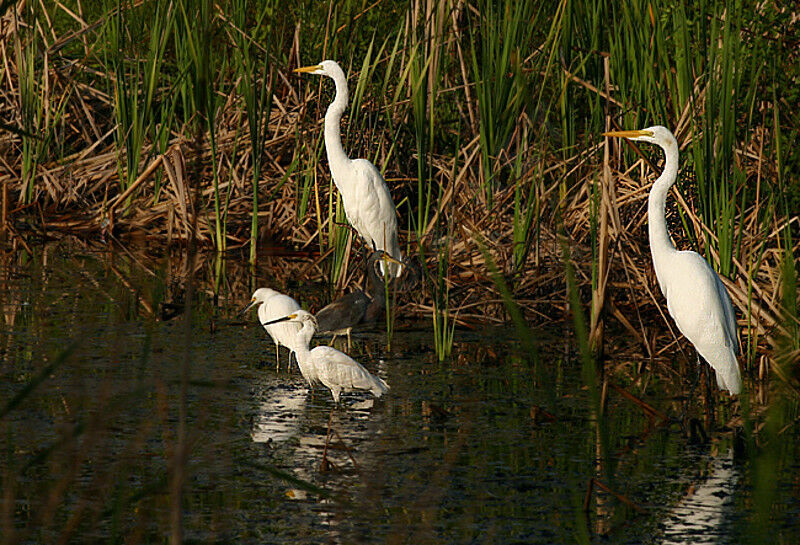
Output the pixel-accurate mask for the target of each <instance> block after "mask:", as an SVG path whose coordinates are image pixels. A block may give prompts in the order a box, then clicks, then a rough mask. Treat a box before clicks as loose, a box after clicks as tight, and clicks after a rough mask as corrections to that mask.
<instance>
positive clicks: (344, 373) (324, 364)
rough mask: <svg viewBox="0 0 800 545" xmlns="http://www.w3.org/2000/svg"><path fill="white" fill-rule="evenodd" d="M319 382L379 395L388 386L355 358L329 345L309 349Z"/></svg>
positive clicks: (329, 385)
mask: <svg viewBox="0 0 800 545" xmlns="http://www.w3.org/2000/svg"><path fill="white" fill-rule="evenodd" d="M311 356H312V358H313V361H314V366H315V370H316V374H317V378H319V380H320V382H322V383H323V384H324V385H325V386H327V387H328V388H331V389H333V388H339V389H342V390H345V391H347V390H369V391H371V392H372V393H373V395H375V397H380V396H381V394H383V393H385V392H386V391H387V390H388V389H389V387H388V386H387V385H386V383H385V382H384V381H382V380H381V379H379V378H377V377H375V376H373V375H372V374H371V373H370V372H369V371H367V370H366V369H365V368H364V366H362V365H361V364H360V363H358V362H357V361H356V360H354V359H353V358H351V357H350V356H348V355H347V354H345V353H344V352H340V351H338V350H336V349H335V348H332V347H330V346H318V347H316V348H315V349H313V350H312V351H311Z"/></svg>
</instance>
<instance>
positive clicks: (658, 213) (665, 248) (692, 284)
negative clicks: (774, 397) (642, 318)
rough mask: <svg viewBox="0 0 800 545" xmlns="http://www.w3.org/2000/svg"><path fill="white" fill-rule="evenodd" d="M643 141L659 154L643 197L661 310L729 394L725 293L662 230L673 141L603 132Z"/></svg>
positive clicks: (667, 135)
mask: <svg viewBox="0 0 800 545" xmlns="http://www.w3.org/2000/svg"><path fill="white" fill-rule="evenodd" d="M603 135H604V136H615V137H620V138H628V139H629V140H637V141H641V142H649V143H651V144H656V145H657V146H660V147H661V149H663V150H664V155H665V162H664V172H662V173H661V176H659V177H658V179H657V180H656V181H655V182H654V183H653V187H652V189H650V194H649V196H648V199H647V219H648V237H649V240H650V253H651V254H652V256H653V267H654V268H655V271H656V278H657V279H658V285H659V287H660V288H661V293H662V294H664V297H665V298H666V299H667V310H668V311H669V314H670V316H672V318H673V320H675V323H676V324H677V326H678V329H679V330H680V332H681V333H683V335H684V336H685V337H686V338H687V339H689V341H690V342H691V343H692V344H693V345H694V347H695V348H696V349H697V352H698V360H699V356H702V357H703V358H704V359H705V360H706V361H707V362H708V363H709V364H710V365H711V367H713V368H714V371H715V372H716V377H717V385H718V386H719V388H720V389H726V390H728V391H729V392H730V393H731V394H738V393H739V392H740V391H741V389H742V377H741V374H740V372H739V364H738V362H737V360H736V356H737V355H738V354H739V341H738V338H737V336H736V318H735V317H734V314H733V306H732V305H731V299H730V296H729V295H728V291H727V290H726V289H725V286H724V285H723V283H722V281H721V280H720V278H719V276H718V275H717V273H716V272H714V269H712V268H711V266H710V265H709V264H708V263H707V262H706V260H705V259H703V258H702V257H700V255H698V254H697V253H696V252H692V251H688V250H684V251H678V250H676V249H675V246H674V245H673V244H672V240H671V239H670V237H669V232H668V231H667V220H666V215H665V211H664V210H665V205H666V201H667V192H668V191H669V188H670V187H672V185H673V184H674V183H675V180H676V179H677V177H678V142H677V141H676V140H675V137H674V136H673V135H672V133H671V132H670V131H669V129H667V128H666V127H662V126H654V127H648V128H646V129H643V130H635V131H614V132H607V133H604V134H603Z"/></svg>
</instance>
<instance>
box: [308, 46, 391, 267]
mask: <svg viewBox="0 0 800 545" xmlns="http://www.w3.org/2000/svg"><path fill="white" fill-rule="evenodd" d="M295 72H305V73H309V74H319V75H323V76H328V77H329V78H331V79H333V81H334V83H335V84H336V96H335V97H334V99H333V102H331V104H330V106H328V111H327V112H326V113H325V152H326V154H327V155H328V166H329V167H330V169H331V177H332V178H333V182H334V183H335V184H336V187H337V188H338V189H339V193H341V194H342V201H343V202H344V212H345V215H346V216H347V219H348V221H349V222H350V224H351V225H352V226H353V227H354V228H355V230H356V231H357V232H358V234H359V235H361V238H363V239H364V241H365V242H366V244H367V246H368V247H369V248H371V249H373V250H383V251H385V252H386V253H388V254H389V255H391V256H392V257H393V258H395V259H396V260H398V261H401V260H402V259H403V257H402V255H401V254H400V244H399V242H398V239H397V216H396V215H395V206H394V201H392V195H391V193H389V187H388V186H387V185H386V181H385V180H384V179H383V176H381V173H380V172H379V171H378V169H377V168H375V165H373V164H372V163H370V162H369V161H368V160H366V159H350V158H349V157H348V156H347V154H346V153H345V151H344V148H343V147H342V136H341V131H340V127H339V123H340V121H341V119H342V114H343V113H344V110H345V108H347V78H346V77H345V75H344V72H343V71H342V69H341V67H340V66H339V64H338V63H337V62H336V61H322V62H321V63H319V64H316V65H314V66H305V67H303V68H298V69H296V70H295ZM386 267H388V268H389V272H390V274H392V275H394V276H399V275H400V270H401V269H400V267H399V266H397V265H388V264H387V265H386ZM393 269H394V270H393ZM385 270H386V269H385V268H384V264H383V263H381V271H385Z"/></svg>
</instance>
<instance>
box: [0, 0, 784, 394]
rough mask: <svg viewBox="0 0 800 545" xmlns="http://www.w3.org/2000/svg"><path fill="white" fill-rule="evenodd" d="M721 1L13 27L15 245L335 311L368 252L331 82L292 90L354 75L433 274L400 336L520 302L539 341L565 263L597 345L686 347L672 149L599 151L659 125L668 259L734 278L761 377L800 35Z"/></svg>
mask: <svg viewBox="0 0 800 545" xmlns="http://www.w3.org/2000/svg"><path fill="white" fill-rule="evenodd" d="M727 4H728V3H724V2H705V3H702V4H693V3H685V2H680V1H676V2H670V3H667V5H662V6H660V11H655V8H654V6H653V5H652V4H651V3H648V2H646V1H643V0H631V1H629V2H625V3H623V4H621V5H616V4H614V5H607V3H605V2H602V1H600V0H584V1H581V2H567V1H555V0H553V1H547V2H540V3H538V4H536V5H533V4H531V5H527V4H526V3H521V4H520V3H515V2H500V3H496V2H485V1H483V0H474V1H462V0H428V1H423V0H414V1H412V2H411V3H409V4H405V3H397V2H384V3H381V2H377V3H362V2H355V1H344V2H337V3H331V4H330V5H328V6H327V8H326V9H323V8H322V7H321V6H317V5H313V6H312V5H309V6H305V5H303V6H301V5H298V6H293V7H291V8H289V9H286V8H285V7H283V6H282V5H280V4H279V3H278V2H275V1H272V0H265V1H262V2H248V1H246V0H239V1H236V2H227V3H220V2H212V1H210V0H173V1H171V2H167V3H163V2H147V1H118V2H105V3H103V4H100V5H96V6H92V7H91V8H90V7H89V6H86V5H83V4H82V3H80V2H61V3H55V4H52V5H51V4H49V3H46V2H36V1H25V2H17V3H13V4H10V3H6V4H3V7H4V9H5V13H3V14H1V15H2V18H1V19H0V66H2V69H1V70H0V93H2V95H3V100H2V101H0V123H2V125H1V126H0V127H2V133H0V158H1V159H2V164H0V181H1V182H2V184H3V185H2V187H3V193H2V199H3V200H2V226H1V227H2V229H3V231H4V233H5V234H6V237H7V241H8V245H9V248H10V249H11V250H12V251H27V250H29V249H30V246H31V245H32V244H36V243H37V242H40V241H42V240H46V239H50V238H58V237H63V236H67V235H78V236H80V237H82V238H84V239H85V240H90V241H96V243H97V244H103V243H107V242H108V241H109V240H110V238H114V239H118V240H121V241H123V243H124V244H136V243H137V241H141V240H145V241H146V242H147V244H151V245H152V244H159V245H164V246H176V247H179V248H180V247H183V246H185V245H186V244H187V243H188V242H189V240H190V238H192V237H195V239H196V242H197V243H198V244H199V245H200V247H201V248H205V249H207V250H209V251H214V252H217V253H220V254H224V255H227V256H228V257H231V258H234V259H235V258H238V257H240V256H241V257H242V258H245V257H246V259H248V261H249V262H250V263H251V264H252V265H254V266H263V264H264V263H265V262H266V261H265V260H266V257H265V256H267V255H269V254H274V253H278V254H300V255H307V256H312V257H315V261H314V263H315V265H314V266H310V267H307V268H306V269H305V270H304V271H303V273H304V274H306V275H307V276H308V280H309V281H326V282H328V283H329V285H330V286H331V291H337V290H341V289H342V288H344V286H345V285H346V284H347V283H348V282H350V281H351V280H352V279H353V278H354V275H356V274H357V271H354V270H353V269H354V264H353V263H354V260H353V258H352V257H351V255H352V254H353V252H354V250H358V249H359V248H360V241H358V240H355V237H354V236H353V234H352V233H351V232H350V231H349V230H347V229H346V228H344V227H342V226H341V225H340V223H341V222H342V221H343V213H342V210H341V205H340V202H339V200H338V195H337V194H336V192H335V187H334V186H333V184H332V182H331V180H330V176H329V173H328V170H327V164H326V161H325V159H324V149H323V142H322V139H321V130H322V117H323V113H324V108H325V107H326V105H327V103H328V101H329V100H330V99H331V93H332V90H331V87H332V86H331V85H329V82H326V81H317V80H310V79H308V80H304V79H300V78H297V77H295V75H294V74H292V73H291V70H292V69H293V68H295V67H297V66H299V65H304V64H309V63H312V62H316V61H318V60H321V59H323V58H334V59H337V60H339V62H340V63H341V64H342V65H343V67H344V68H345V71H346V73H348V74H349V78H350V87H351V91H352V93H351V101H350V102H351V104H350V108H349V110H348V113H347V115H346V119H345V121H344V124H343V127H342V131H343V140H344V142H345V146H346V149H347V150H348V152H349V154H350V155H351V156H353V157H367V158H369V159H371V160H373V161H374V162H375V163H376V164H377V165H379V167H381V168H383V170H384V175H385V177H386V179H387V182H388V184H389V186H390V188H391V190H392V193H393V196H394V199H395V203H397V205H398V214H399V217H400V224H401V226H403V229H402V234H401V238H402V240H403V241H404V246H405V250H404V251H405V253H406V254H407V255H409V256H416V257H417V259H419V260H420V262H421V263H422V264H423V269H424V271H425V272H426V275H425V276H426V281H425V282H423V283H422V284H421V286H422V287H421V289H418V290H417V291H415V293H413V294H411V295H410V296H409V297H410V301H408V300H406V304H405V306H404V312H410V313H417V314H419V315H425V316H430V315H436V316H438V318H437V321H436V323H437V328H436V331H437V332H438V333H437V346H438V344H439V342H443V343H444V342H446V340H447V339H448V337H449V336H451V335H452V333H451V332H452V329H451V327H452V325H451V324H455V323H458V324H460V325H474V324H477V323H480V322H486V321H492V322H505V321H506V320H507V319H508V318H509V308H508V301H509V299H511V300H513V302H514V304H515V305H517V306H518V307H519V309H521V311H522V313H523V315H524V317H525V319H526V320H527V321H528V322H529V323H543V322H548V321H550V320H552V319H554V318H559V317H563V316H566V315H568V314H569V313H570V305H571V303H570V296H569V294H568V290H567V284H568V283H567V281H566V277H565V263H564V259H568V260H569V262H570V263H571V266H572V267H574V275H575V285H576V288H577V289H578V291H579V294H580V301H582V304H584V305H586V307H587V309H588V310H587V311H588V315H589V317H590V322H589V324H587V327H588V328H589V332H590V339H591V341H592V342H593V343H594V346H595V348H596V349H600V348H601V347H602V345H603V329H604V327H605V325H604V324H606V323H609V324H612V325H613V327H615V328H621V329H622V330H624V332H625V335H627V336H629V337H630V338H631V339H633V340H634V341H635V342H636V343H637V345H638V346H639V347H640V348H643V349H644V350H645V352H646V353H647V354H649V355H650V356H651V357H654V358H655V357H657V356H658V354H660V353H662V352H664V351H668V350H672V349H674V344H675V343H674V339H675V338H676V337H675V336H674V335H672V334H671V333H670V334H668V335H662V334H660V333H663V332H665V331H670V328H671V322H670V321H669V320H668V319H666V316H665V315H664V312H663V305H662V301H661V299H660V295H658V294H657V293H656V292H657V289H656V284H655V279H654V275H653V272H652V267H651V265H650V258H649V251H648V248H647V238H646V226H645V223H646V218H645V211H646V198H647V190H648V187H649V183H650V182H651V181H652V180H653V179H654V177H655V174H656V173H657V172H658V161H659V157H658V153H657V152H655V151H653V150H649V149H645V148H642V149H641V150H638V149H634V148H633V147H631V146H629V145H626V144H625V143H610V142H606V141H604V140H603V139H602V137H601V136H600V134H601V132H603V131H604V130H607V129H610V128H614V127H624V128H636V127H643V126H646V125H650V124H663V125H666V126H668V127H670V128H672V129H674V131H675V133H676V135H677V137H678V140H679V142H680V145H681V149H682V151H683V153H682V170H681V183H679V185H678V188H677V190H673V192H672V198H671V202H670V203H669V211H668V216H669V219H670V221H671V223H672V234H673V237H674V238H675V239H676V243H677V245H678V246H679V247H681V248H693V249H696V250H698V251H700V252H701V253H704V254H705V255H706V256H707V258H709V259H710V261H711V262H712V263H714V265H715V267H716V268H717V269H718V270H719V271H721V272H722V273H723V274H724V275H725V276H726V280H725V282H726V285H727V286H728V288H729V290H730V292H731V296H732V298H733V301H734V306H735V307H736V309H737V313H738V316H739V321H740V324H741V325H742V326H743V327H742V330H743V332H744V335H743V340H744V342H745V346H746V349H747V356H748V357H747V362H748V363H747V365H748V366H750V367H751V368H752V369H753V370H758V372H763V371H764V370H766V367H767V366H770V365H772V367H775V364H774V362H775V361H776V359H775V358H774V357H773V355H772V350H773V349H774V348H775V347H777V346H779V345H781V346H784V344H785V339H786V338H787V336H788V337H790V338H793V339H794V340H792V341H791V343H793V345H792V346H795V348H793V350H796V349H797V348H796V345H797V340H796V332H797V323H798V322H797V313H796V305H794V306H791V305H790V308H787V303H786V302H787V301H788V300H790V299H791V297H787V296H785V295H782V293H783V292H782V290H783V289H784V286H785V285H786V282H787V280H786V274H785V270H786V263H796V259H797V257H796V256H798V255H800V248H798V240H800V236H798V235H799V234H800V227H799V222H798V219H799V218H798V214H797V211H798V209H800V204H799V203H800V186H798V183H799V182H798V177H797V173H798V172H800V156H799V155H798V154H797V153H796V151H795V149H794V148H793V144H794V143H796V142H797V140H798V135H800V129H798V127H800V123H797V108H796V106H797V99H798V97H797V89H798V88H800V86H799V85H798V84H800V81H798V78H800V76H799V75H798V73H799V72H798V66H799V65H800V62H799V57H800V55H798V51H800V48H798V47H797V45H798V43H797V36H798V35H800V16H798V14H797V13H796V11H792V8H790V7H786V6H781V5H780V4H773V3H769V2H767V3H760V4H758V5H752V4H750V3H743V2H735V3H734V5H733V6H730V7H728V6H727ZM565 249H566V250H565ZM565 256H566V257H565ZM487 259H490V260H491V267H490V266H489V264H487ZM442 260H444V262H442ZM442 263H443V264H442ZM494 267H496V270H495V269H494ZM791 270H792V271H795V272H796V266H795V267H794V268H792V269H791ZM492 271H495V272H492ZM498 279H502V282H501V283H498V281H497V280H498ZM505 290H507V291H508V293H504V291H505ZM509 294H510V297H509ZM791 309H795V310H791ZM659 315H661V316H662V317H664V319H659V318H658V316H659ZM444 317H446V320H445V319H443V318H444ZM657 333H659V334H657ZM654 339H657V340H654ZM782 343H784V344H782ZM442 350H443V351H444V350H445V348H444V347H443V348H442ZM785 378H786V379H787V380H790V379H791V377H789V376H786V377H785Z"/></svg>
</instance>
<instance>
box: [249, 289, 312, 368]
mask: <svg viewBox="0 0 800 545" xmlns="http://www.w3.org/2000/svg"><path fill="white" fill-rule="evenodd" d="M256 305H259V307H258V321H259V322H261V323H262V324H264V323H266V322H269V321H271V320H274V319H275V318H281V317H283V316H286V315H287V314H291V313H292V312H294V311H296V310H300V305H299V304H298V303H297V301H295V300H294V299H292V298H291V297H289V296H288V295H284V294H283V293H281V292H279V291H275V290H273V289H269V288H258V289H257V290H256V291H255V292H254V293H253V297H252V299H251V300H250V304H249V305H247V306H246V307H245V308H244V309H243V310H242V313H244V312H245V311H247V310H249V309H251V308H253V307H254V306H256ZM264 329H266V330H267V334H268V335H269V336H270V338H271V339H272V342H274V343H275V357H276V358H277V363H278V365H280V357H279V352H278V347H279V346H281V345H282V346H285V347H286V348H288V349H289V351H290V352H294V351H295V350H296V344H297V342H296V339H297V333H298V332H299V331H300V324H297V323H293V322H285V323H276V324H272V325H268V326H264ZM289 358H290V360H291V354H290V355H289Z"/></svg>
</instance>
